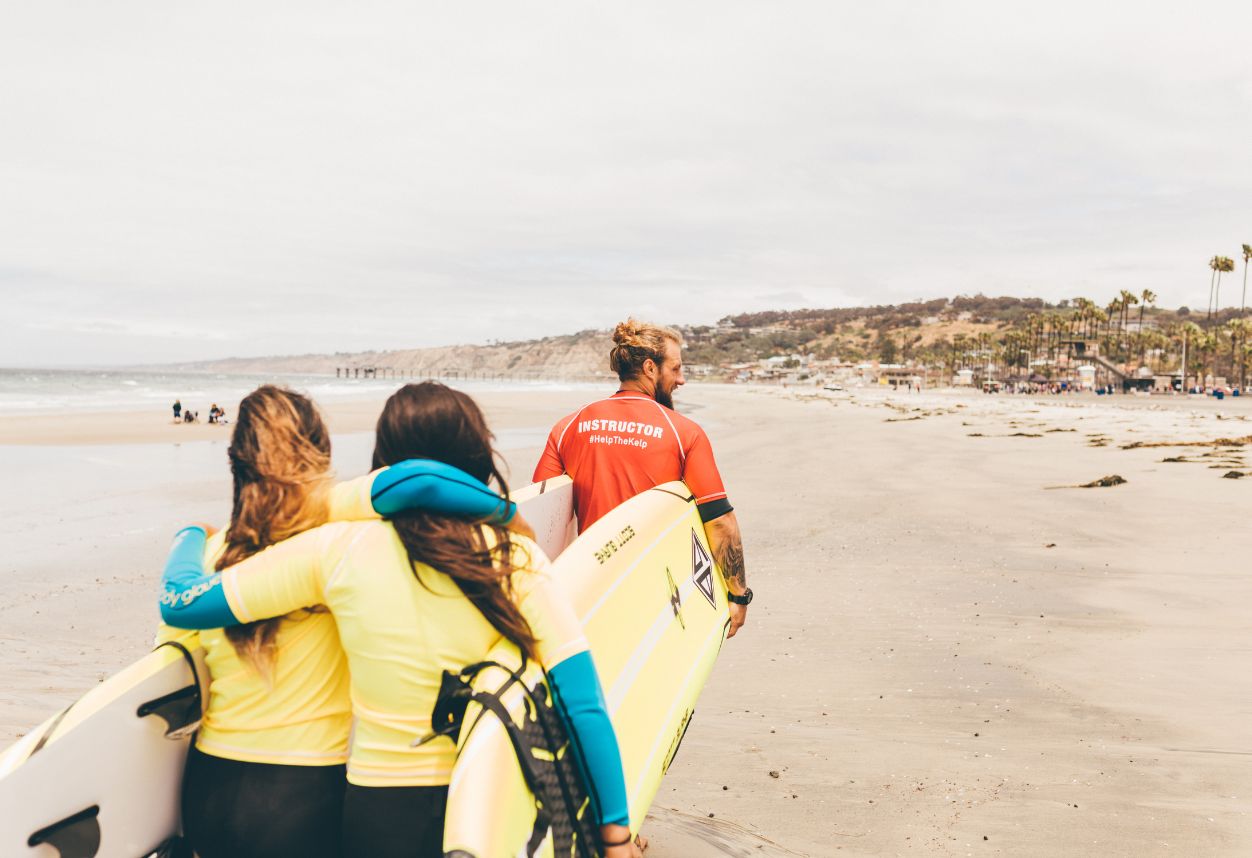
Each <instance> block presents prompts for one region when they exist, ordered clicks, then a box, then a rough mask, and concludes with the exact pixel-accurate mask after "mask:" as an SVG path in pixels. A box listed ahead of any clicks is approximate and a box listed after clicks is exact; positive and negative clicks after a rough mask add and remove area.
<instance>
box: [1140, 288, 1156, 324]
mask: <svg viewBox="0 0 1252 858" xmlns="http://www.w3.org/2000/svg"><path fill="white" fill-rule="evenodd" d="M1139 297H1140V298H1141V299H1142V300H1143V303H1142V304H1140V305H1139V330H1141V331H1142V330H1143V311H1144V310H1146V309H1148V305H1149V304H1155V303H1156V293H1155V292H1153V291H1152V290H1151V289H1144V290H1143V292H1142V293H1141V294H1140V295H1139Z"/></svg>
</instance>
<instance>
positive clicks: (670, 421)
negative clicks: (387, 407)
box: [534, 390, 732, 530]
mask: <svg viewBox="0 0 1252 858" xmlns="http://www.w3.org/2000/svg"><path fill="white" fill-rule="evenodd" d="M561 474H569V475H570V478H571V479H572V480H573V481H574V506H575V509H576V510H577V512H578V529H579V530H586V529H587V528H588V527H590V526H591V525H592V524H594V523H595V522H596V521H597V520H598V519H599V518H600V517H601V516H603V515H604V514H605V513H607V512H609V511H610V510H612V509H613V508H614V507H616V506H618V505H619V504H621V503H622V502H623V501H627V500H629V499H630V498H633V497H634V496H635V495H637V494H639V493H640V492H644V491H647V490H648V489H650V488H652V487H653V486H658V485H660V484H661V483H668V482H670V481H671V480H682V481H683V482H685V483H686V484H687V488H689V489H691V491H692V493H693V494H694V495H695V497H696V504H697V506H699V508H700V518H702V519H703V520H704V521H712V520H713V519H715V518H718V517H719V516H723V515H725V514H726V513H728V512H730V511H731V509H732V507H731V505H730V501H729V500H728V499H727V498H726V489H725V488H724V487H723V486H722V476H721V474H719V473H718V472H717V463H716V462H715V461H714V460H713V448H712V446H711V445H710V444H709V438H708V436H707V435H705V434H704V430H703V429H701V428H700V427H699V426H698V425H697V424H696V423H695V421H693V420H691V419H689V418H687V417H684V416H683V415H681V414H679V413H678V412H676V411H674V410H672V409H669V408H666V407H665V406H663V405H661V404H660V403H659V402H657V401H656V400H654V399H651V398H649V397H647V396H644V395H642V394H639V393H636V392H635V391H631V390H623V391H619V392H618V393H616V394H614V395H613V396H611V397H609V398H608V399H602V400H600V401H599V402H593V403H591V404H590V405H588V406H586V407H584V408H582V409H580V410H579V411H575V412H574V413H573V414H571V415H569V416H568V417H565V418H563V419H561V420H560V421H559V422H558V423H557V424H556V426H554V427H552V432H551V433H550V434H549V435H548V445H547V447H546V448H544V451H543V456H542V457H541V458H540V459H539V464H538V465H537V466H536V467H535V477H534V480H535V482H539V481H540V480H546V479H550V478H551V477H556V476H560V475H561Z"/></svg>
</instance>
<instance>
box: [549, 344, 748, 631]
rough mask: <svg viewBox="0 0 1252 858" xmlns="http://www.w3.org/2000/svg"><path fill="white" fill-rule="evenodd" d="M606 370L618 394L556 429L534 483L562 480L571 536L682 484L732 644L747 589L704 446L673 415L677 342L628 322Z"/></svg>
mask: <svg viewBox="0 0 1252 858" xmlns="http://www.w3.org/2000/svg"><path fill="white" fill-rule="evenodd" d="M609 366H610V368H612V369H613V370H614V371H615V372H616V373H617V377H618V379H619V381H620V382H621V384H620V386H619V387H618V390H617V393H615V394H613V395H612V396H611V397H609V398H608V399H601V400H599V401H597V402H593V403H591V404H590V405H587V406H585V407H583V408H581V409H579V410H578V411H575V412H574V413H573V414H571V415H569V416H568V417H563V418H562V419H561V420H559V421H557V424H556V425H555V426H554V427H552V432H551V433H550V434H549V435H548V444H547V447H546V448H545V449H544V451H543V456H542V458H540V460H539V464H538V465H537V466H536V467H535V475H534V480H535V482H539V481H540V480H546V479H549V478H551V477H556V476H559V475H561V474H569V475H570V478H571V479H573V481H574V506H575V509H576V511H577V513H578V526H579V529H580V530H586V529H587V528H588V527H590V526H591V525H592V524H593V523H595V521H596V520H598V519H599V518H601V517H602V516H603V515H604V514H605V513H607V512H609V511H610V510H612V509H613V508H615V507H617V506H618V505H620V504H622V503H623V502H625V501H627V500H630V499H631V498H632V497H634V496H635V495H637V494H639V493H640V492H644V491H647V490H648V489H650V488H652V487H653V486H658V485H660V484H661V483H667V482H670V481H671V480H682V481H684V482H685V483H686V484H687V488H689V489H690V490H691V492H692V494H694V495H695V498H696V505H697V507H698V508H699V510H700V518H701V520H703V521H704V532H705V533H706V534H707V535H708V538H709V545H710V546H711V547H712V549H713V555H714V557H715V558H716V559H717V564H718V566H720V567H721V570H722V575H723V576H724V577H725V579H726V586H727V589H728V590H729V591H730V600H731V604H730V620H731V622H730V632H729V634H728V635H727V637H734V636H735V633H736V632H737V631H739V628H740V627H741V626H742V625H743V624H744V621H745V620H746V619H747V614H748V604H749V603H750V602H751V601H752V590H751V589H750V588H749V587H748V582H747V572H746V571H745V569H744V565H743V540H742V538H741V536H740V534H739V520H738V519H737V518H736V517H735V512H734V507H732V506H731V505H730V501H729V500H728V499H727V497H726V489H725V487H724V486H723V485H722V477H721V474H720V473H718V470H717V463H716V462H715V461H714V459H713V447H712V445H711V444H709V439H708V436H707V435H705V434H704V430H703V429H701V428H700V426H699V425H697V424H696V422H695V421H694V420H691V419H690V418H688V417H684V416H683V415H681V414H679V413H677V412H676V411H674V410H673V409H674V399H673V393H674V391H675V390H677V389H678V388H679V387H681V386H682V385H683V384H684V383H686V379H684V378H683V365H682V338H681V337H680V336H679V334H678V332H677V331H675V330H672V329H670V328H663V327H660V326H658V325H651V324H647V323H644V322H638V321H635V320H634V319H628V320H627V321H625V322H622V323H621V324H619V325H618V326H617V328H616V330H614V331H613V349H612V350H611V351H610V352H609Z"/></svg>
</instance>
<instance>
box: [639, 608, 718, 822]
mask: <svg viewBox="0 0 1252 858" xmlns="http://www.w3.org/2000/svg"><path fill="white" fill-rule="evenodd" d="M725 633H726V625H725V623H722V624H719V625H715V626H714V627H713V628H712V629H711V630H710V631H709V635H708V637H707V638H705V640H704V649H707V648H708V646H709V641H711V640H712V639H713V637H714V636H716V635H722V634H725ZM703 664H704V659H703V658H700V659H697V660H696V661H695V663H694V664H692V665H691V669H690V670H688V671H687V675H686V676H684V677H683V683H682V684H683V687H684V688H686V687H687V685H688V684H690V682H691V676H692V674H694V673H695V672H696V668H698V667H700V666H701V665H703ZM681 700H682V695H678V696H676V697H675V698H674V702H673V703H671V704H670V707H669V711H668V712H666V713H665V723H667V724H668V723H671V719H672V718H673V717H674V712H675V711H676V710H677V709H678V704H679V702H680V701H681ZM668 738H671V736H670V734H669V733H668V732H665V733H660V734H658V735H657V737H656V741H654V742H653V743H652V750H650V751H649V752H648V758H647V760H645V761H644V764H643V767H642V768H641V769H640V770H639V777H638V778H637V779H636V780H635V784H634V786H633V787H632V788H631V790H630V793H629V795H630V797H631V800H632V801H633V800H634V797H635V796H636V795H638V794H639V790H641V789H643V779H644V778H645V777H646V776H647V774H648V772H649V771H651V769H652V761H653V760H654V759H655V758H656V752H657V751H658V750H659V749H660V747H661V742H662V741H664V740H665V739H668Z"/></svg>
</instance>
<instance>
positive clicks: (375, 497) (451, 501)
mask: <svg viewBox="0 0 1252 858" xmlns="http://www.w3.org/2000/svg"><path fill="white" fill-rule="evenodd" d="M370 501H371V503H373V505H374V511H375V512H377V513H378V514H379V515H381V516H383V517H384V518H385V517H387V516H392V515H395V514H396V513H398V512H404V511H406V510H414V509H425V510H432V511H436V512H440V513H444V514H446V515H450V516H456V517H457V518H472V519H482V520H484V521H492V522H495V523H498V524H508V522H509V521H510V520H512V518H513V515H514V514H515V513H516V512H517V505H516V504H514V503H512V502H510V501H508V500H506V499H505V498H502V497H500V495H498V494H496V493H495V492H493V491H492V490H491V489H490V488H488V487H487V485H486V484H485V483H483V482H481V481H479V480H476V479H474V478H473V477H471V476H470V475H469V474H467V473H465V472H464V471H462V470H461V469H460V468H454V467H452V466H451V465H447V464H444V463H443V462H436V461H434V460H433V459H407V460H405V461H403V462H399V463H397V464H395V465H392V466H391V467H389V468H387V469H386V470H384V471H381V472H380V473H379V474H378V476H376V477H375V478H374V483H373V485H371V486H370Z"/></svg>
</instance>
